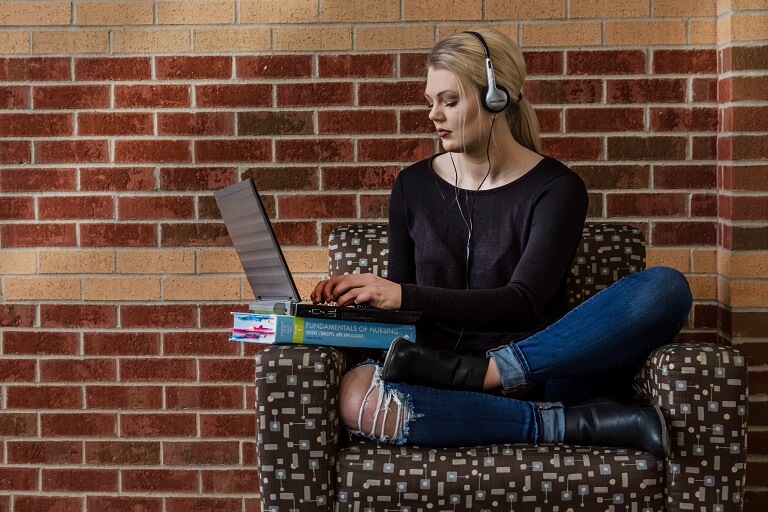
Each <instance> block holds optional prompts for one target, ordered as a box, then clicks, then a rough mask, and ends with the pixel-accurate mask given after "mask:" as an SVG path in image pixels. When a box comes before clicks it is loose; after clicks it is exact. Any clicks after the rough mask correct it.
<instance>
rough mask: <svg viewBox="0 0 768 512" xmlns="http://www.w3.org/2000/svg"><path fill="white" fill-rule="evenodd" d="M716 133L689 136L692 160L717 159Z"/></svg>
mask: <svg viewBox="0 0 768 512" xmlns="http://www.w3.org/2000/svg"><path fill="white" fill-rule="evenodd" d="M717 141H718V137H717V135H714V134H713V135H703V136H699V137H696V136H694V137H691V159H692V160H717Z"/></svg>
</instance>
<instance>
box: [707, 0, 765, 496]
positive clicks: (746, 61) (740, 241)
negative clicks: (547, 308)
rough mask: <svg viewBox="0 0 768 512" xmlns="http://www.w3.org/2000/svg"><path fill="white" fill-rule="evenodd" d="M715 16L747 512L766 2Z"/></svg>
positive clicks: (726, 269) (754, 410)
mask: <svg viewBox="0 0 768 512" xmlns="http://www.w3.org/2000/svg"><path fill="white" fill-rule="evenodd" d="M717 15H718V19H717V34H718V72H719V83H718V103H719V107H720V112H719V133H718V150H717V153H718V180H717V184H718V211H719V214H718V216H719V226H718V250H717V271H718V300H719V303H720V306H719V307H720V314H719V322H718V329H719V337H720V339H721V340H722V341H723V342H725V343H732V344H733V345H734V346H735V347H736V348H738V349H739V350H741V351H743V352H744V353H745V354H746V355H747V357H748V363H749V366H750V371H749V381H750V382H749V384H750V394H751V400H750V411H749V417H750V420H749V425H750V429H749V441H748V445H749V454H750V459H749V461H748V464H747V486H748V487H749V492H748V493H747V510H757V509H758V508H761V507H760V506H759V504H760V503H763V504H764V503H765V500H768V491H766V487H768V463H766V462H764V457H765V455H766V454H768V402H767V401H766V400H765V399H766V393H768V372H766V371H764V370H761V367H762V366H763V365H766V364H768V307H766V306H767V304H766V298H767V297H768V164H766V158H768V136H766V132H767V131H768V41H767V40H766V39H768V1H766V0H756V1H749V2H742V1H738V2H737V1H735V0H719V1H718V12H717ZM761 40H762V41H761ZM761 459H762V460H761ZM763 506H764V505H763Z"/></svg>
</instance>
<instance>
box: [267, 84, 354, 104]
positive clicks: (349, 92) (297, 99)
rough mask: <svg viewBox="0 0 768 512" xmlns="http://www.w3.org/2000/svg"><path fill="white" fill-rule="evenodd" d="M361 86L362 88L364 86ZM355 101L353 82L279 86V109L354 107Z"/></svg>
mask: <svg viewBox="0 0 768 512" xmlns="http://www.w3.org/2000/svg"><path fill="white" fill-rule="evenodd" d="M360 86H361V87H362V86H363V84H361V85H360ZM354 100H355V96H354V92H353V86H352V83H351V82H316V83H301V84H278V86H277V106H278V107H299V106H317V105H323V106H326V105H352V104H353V102H354ZM362 104H363V103H362V102H361V105H362Z"/></svg>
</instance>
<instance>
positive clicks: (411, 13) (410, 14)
mask: <svg viewBox="0 0 768 512" xmlns="http://www.w3.org/2000/svg"><path fill="white" fill-rule="evenodd" d="M403 2H404V3H405V10H404V14H405V19H406V20H407V21H449V20H456V21H459V20H481V19H482V18H483V3H482V2H478V1H475V2H472V1H467V0H444V1H443V2H425V1H424V0H403Z"/></svg>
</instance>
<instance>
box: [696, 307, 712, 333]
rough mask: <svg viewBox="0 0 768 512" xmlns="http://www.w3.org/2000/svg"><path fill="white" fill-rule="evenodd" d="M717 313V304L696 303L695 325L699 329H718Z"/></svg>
mask: <svg viewBox="0 0 768 512" xmlns="http://www.w3.org/2000/svg"><path fill="white" fill-rule="evenodd" d="M717 315H718V307H717V304H694V305H693V327H694V328H698V329H716V328H717Z"/></svg>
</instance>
